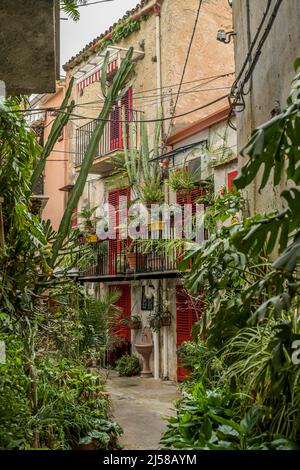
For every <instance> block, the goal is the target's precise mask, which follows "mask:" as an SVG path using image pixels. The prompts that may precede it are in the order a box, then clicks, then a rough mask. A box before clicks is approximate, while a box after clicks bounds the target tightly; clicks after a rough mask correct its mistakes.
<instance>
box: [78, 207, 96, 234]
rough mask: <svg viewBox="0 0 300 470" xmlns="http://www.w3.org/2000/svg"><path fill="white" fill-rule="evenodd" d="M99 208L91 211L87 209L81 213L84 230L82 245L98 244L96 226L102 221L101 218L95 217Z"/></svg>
mask: <svg viewBox="0 0 300 470" xmlns="http://www.w3.org/2000/svg"><path fill="white" fill-rule="evenodd" d="M96 210H97V207H93V208H92V209H90V208H89V207H85V208H84V209H82V211H80V212H79V214H78V216H79V217H80V218H81V220H82V223H81V224H80V225H81V226H82V228H83V230H82V233H81V234H80V243H82V242H87V243H97V241H98V237H97V234H96V224H97V221H99V220H100V217H96V216H95V212H96Z"/></svg>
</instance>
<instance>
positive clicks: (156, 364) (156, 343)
mask: <svg viewBox="0 0 300 470" xmlns="http://www.w3.org/2000/svg"><path fill="white" fill-rule="evenodd" d="M155 287H156V289H155V291H154V305H157V304H158V302H159V297H158V292H159V281H158V282H157V283H156V286H155ZM153 346H154V358H153V359H154V371H153V375H154V378H155V379H159V332H157V331H154V332H153Z"/></svg>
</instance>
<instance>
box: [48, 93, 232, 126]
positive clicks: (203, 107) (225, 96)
mask: <svg viewBox="0 0 300 470" xmlns="http://www.w3.org/2000/svg"><path fill="white" fill-rule="evenodd" d="M226 98H227V99H228V95H223V96H220V97H219V98H216V99H215V100H213V101H210V102H208V103H206V104H204V105H202V106H199V107H198V108H194V109H192V110H190V111H186V112H185V113H181V114H177V115H176V116H168V117H164V118H160V119H144V120H134V121H130V120H120V119H118V120H117V122H119V123H122V122H124V123H130V122H137V123H138V122H144V123H147V122H149V123H151V122H152V123H154V122H161V121H169V120H171V119H177V118H180V117H184V116H188V115H189V114H192V113H195V112H196V111H200V110H201V109H205V108H207V107H209V106H211V105H212V104H215V103H218V102H219V101H222V100H224V99H226ZM57 113H62V114H67V113H65V112H64V111H60V110H58V111H57ZM70 116H71V117H75V118H77V119H87V120H89V121H100V122H115V120H112V119H100V118H94V117H87V116H81V115H78V114H75V113H70Z"/></svg>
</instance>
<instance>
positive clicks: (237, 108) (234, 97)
mask: <svg viewBox="0 0 300 470" xmlns="http://www.w3.org/2000/svg"><path fill="white" fill-rule="evenodd" d="M281 4H282V0H277V2H276V4H275V6H274V8H273V11H272V13H271V15H270V18H269V21H268V23H267V26H266V28H265V30H264V32H263V34H262V36H261V38H260V40H259V42H258V46H257V48H256V51H255V53H254V55H253V56H252V54H253V51H254V48H255V46H256V43H257V41H258V39H259V36H260V33H261V31H262V29H263V26H264V24H265V21H266V18H267V16H268V13H269V10H270V7H271V0H269V1H268V4H267V7H266V10H265V12H264V14H263V16H262V19H261V22H260V24H259V26H258V29H257V31H256V33H255V36H254V39H253V41H252V43H251V45H250V47H249V51H248V53H247V56H246V58H245V61H244V63H243V65H242V67H241V70H240V72H239V74H238V76H237V78H236V80H235V81H234V83H233V85H232V88H231V92H230V94H229V104H230V112H229V117H228V124H229V126H230V127H231V128H232V129H235V130H236V127H235V125H234V124H233V123H232V116H233V114H234V113H235V112H242V111H244V109H245V106H246V104H245V99H244V96H245V95H246V94H248V93H249V91H248V92H247V93H246V92H245V85H246V84H247V83H248V81H249V80H250V79H251V77H252V75H253V72H254V69H255V67H256V65H257V62H258V60H259V57H260V55H261V53H262V48H263V46H264V44H265V42H266V40H267V38H268V36H269V33H270V31H271V29H272V26H273V24H274V21H275V19H276V17H277V14H278V12H279V9H280V6H281ZM248 64H249V68H248V70H247V71H246V73H245V75H244V72H245V70H246V67H247V65H248ZM243 75H244V78H243V79H242V77H243Z"/></svg>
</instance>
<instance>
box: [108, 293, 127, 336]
mask: <svg viewBox="0 0 300 470" xmlns="http://www.w3.org/2000/svg"><path fill="white" fill-rule="evenodd" d="M114 289H117V290H118V291H120V294H121V295H120V298H119V299H118V300H117V302H116V304H115V305H116V306H117V307H119V308H120V309H121V312H120V315H118V317H117V319H116V325H115V326H114V328H113V331H112V333H113V335H115V336H117V337H118V338H122V339H124V340H125V341H128V342H130V341H131V330H130V328H129V327H127V326H123V325H120V324H119V323H118V321H120V320H122V318H130V317H131V288H130V285H128V284H116V285H114V286H110V290H114Z"/></svg>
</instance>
